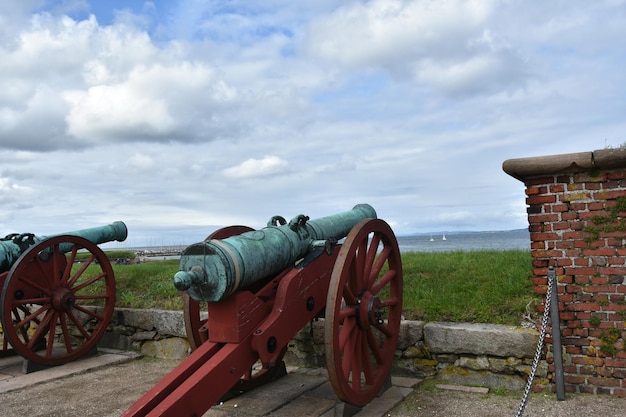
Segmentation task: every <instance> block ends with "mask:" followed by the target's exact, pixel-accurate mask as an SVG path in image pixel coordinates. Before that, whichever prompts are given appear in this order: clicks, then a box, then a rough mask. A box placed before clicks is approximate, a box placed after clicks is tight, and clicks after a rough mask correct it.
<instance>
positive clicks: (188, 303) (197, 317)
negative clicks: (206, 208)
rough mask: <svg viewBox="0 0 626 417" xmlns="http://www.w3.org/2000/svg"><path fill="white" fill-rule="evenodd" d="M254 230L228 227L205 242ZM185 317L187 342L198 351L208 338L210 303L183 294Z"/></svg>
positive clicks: (210, 236)
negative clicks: (207, 325)
mask: <svg viewBox="0 0 626 417" xmlns="http://www.w3.org/2000/svg"><path fill="white" fill-rule="evenodd" d="M253 231H254V229H252V228H251V227H248V226H228V227H223V228H221V229H218V230H216V231H214V232H213V233H211V234H210V235H209V236H207V238H206V239H204V241H205V242H206V241H207V240H211V239H226V238H227V237H231V236H237V235H240V234H242V233H245V232H253ZM183 317H184V319H185V331H186V332H187V341H188V342H189V346H190V347H191V350H192V351H193V350H196V349H197V348H198V346H200V345H201V344H202V343H204V342H206V340H207V337H208V332H207V328H206V327H205V324H206V322H207V317H208V303H202V305H201V304H200V303H199V302H197V301H196V300H194V299H193V298H191V297H190V296H189V295H188V294H187V293H186V292H184V293H183Z"/></svg>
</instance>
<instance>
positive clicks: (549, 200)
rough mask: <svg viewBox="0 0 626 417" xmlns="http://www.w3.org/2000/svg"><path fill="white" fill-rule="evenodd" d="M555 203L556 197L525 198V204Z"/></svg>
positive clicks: (536, 196) (537, 196)
mask: <svg viewBox="0 0 626 417" xmlns="http://www.w3.org/2000/svg"><path fill="white" fill-rule="evenodd" d="M555 202H556V195H533V196H528V197H526V204H528V205H529V206H532V205H533V204H552V203H555Z"/></svg>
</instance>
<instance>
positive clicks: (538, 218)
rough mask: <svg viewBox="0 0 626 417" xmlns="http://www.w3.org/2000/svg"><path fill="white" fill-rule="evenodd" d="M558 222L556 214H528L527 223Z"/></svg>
mask: <svg viewBox="0 0 626 417" xmlns="http://www.w3.org/2000/svg"><path fill="white" fill-rule="evenodd" d="M558 220H559V215H558V214H529V215H528V221H529V222H530V223H546V222H548V223H552V222H556V221H558Z"/></svg>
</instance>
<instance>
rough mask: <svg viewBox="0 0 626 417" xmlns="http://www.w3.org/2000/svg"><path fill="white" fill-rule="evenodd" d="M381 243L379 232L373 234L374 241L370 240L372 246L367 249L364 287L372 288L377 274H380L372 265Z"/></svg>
mask: <svg viewBox="0 0 626 417" xmlns="http://www.w3.org/2000/svg"><path fill="white" fill-rule="evenodd" d="M379 244H380V235H379V234H378V233H374V236H372V241H371V242H370V246H369V248H368V249H367V257H366V259H365V270H364V271H363V279H364V280H365V282H363V288H370V287H371V286H372V282H374V279H375V277H376V276H378V272H380V270H378V271H376V268H374V269H372V265H374V261H375V259H376V252H378V245H379Z"/></svg>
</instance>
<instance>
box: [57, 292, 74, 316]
mask: <svg viewBox="0 0 626 417" xmlns="http://www.w3.org/2000/svg"><path fill="white" fill-rule="evenodd" d="M75 303H76V297H75V296H74V292H73V291H72V290H70V289H69V288H59V289H57V290H56V291H55V292H54V293H53V294H52V307H53V308H54V309H55V310H56V311H70V310H71V309H72V307H73V306H74V304H75Z"/></svg>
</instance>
